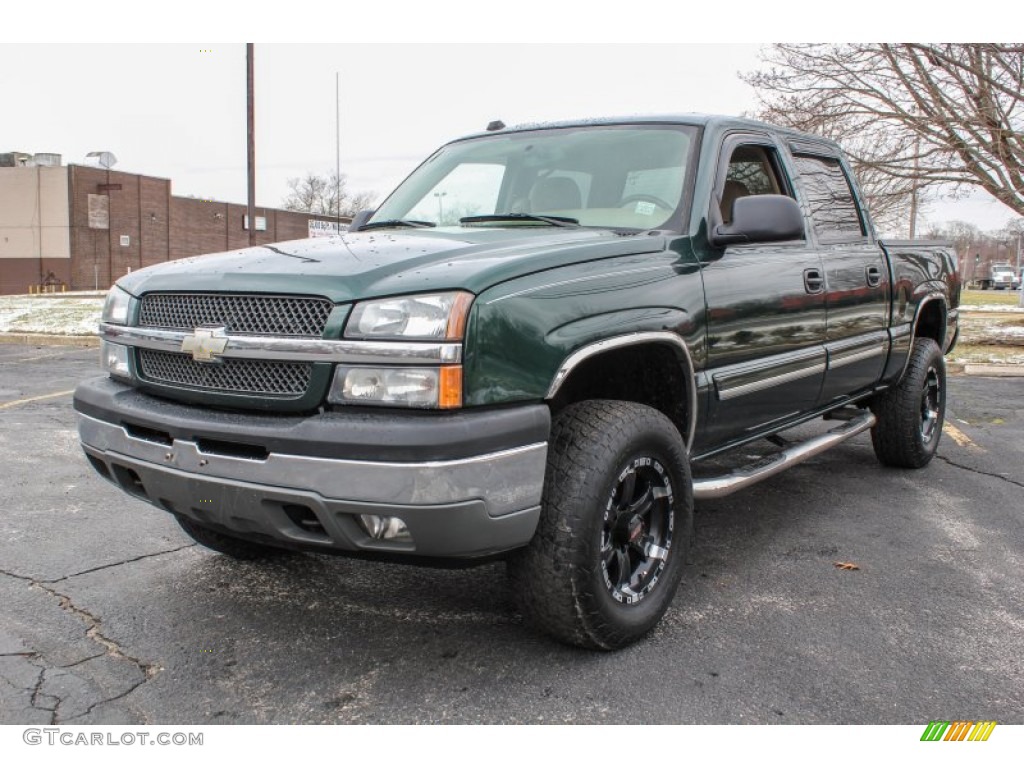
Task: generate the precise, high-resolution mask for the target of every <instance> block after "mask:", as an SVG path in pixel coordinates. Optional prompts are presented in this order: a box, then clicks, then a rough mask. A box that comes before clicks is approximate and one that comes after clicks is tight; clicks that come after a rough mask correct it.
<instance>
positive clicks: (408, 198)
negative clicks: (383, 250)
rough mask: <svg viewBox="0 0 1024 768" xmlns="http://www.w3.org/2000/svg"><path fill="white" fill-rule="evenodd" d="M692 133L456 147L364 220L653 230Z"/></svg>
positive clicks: (682, 168)
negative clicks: (559, 223) (557, 223)
mask: <svg viewBox="0 0 1024 768" xmlns="http://www.w3.org/2000/svg"><path fill="white" fill-rule="evenodd" d="M694 133H695V129H693V128H691V127H686V126H677V125H672V126H668V125H666V126H661V125H657V126H655V125H650V126H636V125H628V126H591V127H574V128H558V129H549V130H541V131H524V132H521V133H510V134H501V135H496V136H493V137H491V136H484V137H480V138H476V139H469V140H466V141H460V142H456V143H454V144H449V145H447V146H445V147H442V148H441V149H440V150H438V152H437V153H435V154H434V155H433V156H432V157H430V158H429V159H428V160H427V161H426V162H425V163H423V165H421V166H420V167H419V168H417V169H416V170H415V171H414V172H413V173H412V175H411V176H409V178H408V179H406V180H405V181H404V182H403V183H402V184H401V186H399V187H398V189H396V190H395V191H394V192H393V193H392V195H391V196H390V197H389V198H388V199H387V200H386V201H385V202H384V204H383V205H381V207H380V208H379V209H378V210H377V212H376V213H375V214H374V215H373V217H372V218H371V219H370V223H373V222H388V221H394V222H401V221H422V222H430V223H434V224H437V225H439V226H453V225H459V223H460V220H462V219H466V218H467V217H479V218H478V219H477V220H476V221H466V222H464V223H463V226H487V227H494V226H551V225H552V223H553V222H551V221H548V220H545V219H544V217H545V216H547V217H557V218H560V219H562V220H564V221H565V222H569V223H571V224H573V225H575V223H577V222H578V223H579V225H580V226H587V227H612V228H616V229H619V228H627V229H657V228H658V227H661V226H663V225H664V224H665V223H666V222H667V221H668V220H669V219H670V218H672V216H673V214H674V213H675V212H676V210H677V209H678V208H679V206H680V203H681V201H682V197H683V189H684V182H685V180H686V176H687V171H688V164H689V156H690V147H691V145H692V143H693V136H694ZM504 214H516V215H510V216H509V217H508V218H507V219H505V218H502V215H504ZM524 214H529V215H524Z"/></svg>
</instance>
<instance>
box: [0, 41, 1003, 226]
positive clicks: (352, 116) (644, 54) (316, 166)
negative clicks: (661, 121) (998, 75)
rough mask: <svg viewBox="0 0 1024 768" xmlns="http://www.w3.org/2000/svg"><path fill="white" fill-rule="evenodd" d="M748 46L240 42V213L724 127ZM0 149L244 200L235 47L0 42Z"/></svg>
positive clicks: (973, 210) (983, 204)
mask: <svg viewBox="0 0 1024 768" xmlns="http://www.w3.org/2000/svg"><path fill="white" fill-rule="evenodd" d="M757 53H758V46H757V45H749V44H748V45H725V44H706V45H699V44H692V43H691V44H678V45H672V44H653V45H652V44H650V43H647V44H643V45H613V44H566V45H558V44H485V45H452V44H448V45H439V44H399V45H387V44H369V45H368V44H342V45H328V44H304V45H282V44H258V45H257V46H256V152H257V191H256V200H257V204H258V205H261V206H279V205H280V204H281V202H282V200H283V198H284V197H285V195H286V194H287V186H286V182H287V179H288V178H289V177H294V176H300V175H302V174H304V173H306V172H308V171H314V172H317V173H329V172H331V171H332V170H333V169H334V167H335V146H336V133H335V132H336V123H335V74H336V73H338V75H339V76H340V83H341V110H340V118H341V120H340V125H341V168H342V172H343V173H346V174H347V175H348V180H349V186H350V188H351V189H353V190H357V191H359V190H372V191H375V192H377V193H378V195H379V196H380V197H383V195H384V194H386V193H387V192H389V191H390V190H391V188H392V187H394V185H395V184H397V183H398V182H399V181H401V180H402V178H404V177H405V175H406V174H408V173H409V171H411V170H412V169H413V168H414V167H415V166H416V164H417V163H418V162H419V161H420V160H422V159H423V158H424V157H425V156H426V155H427V154H428V153H430V152H431V151H432V150H434V149H435V148H437V147H438V146H439V145H441V144H442V143H444V142H445V141H448V140H450V139H452V138H456V137H458V136H460V135H463V134H466V133H472V132H476V131H479V130H481V129H483V128H484V127H485V126H486V125H487V123H488V122H489V121H491V120H494V119H501V120H504V121H505V122H506V123H507V124H509V125H511V124H514V123H520V122H532V121H537V120H552V119H562V118H575V117H586V116H594V115H631V114H656V113H680V112H715V113H723V114H740V113H742V112H744V111H748V110H752V109H754V108H755V105H756V104H755V99H754V93H753V91H752V89H751V88H749V87H748V86H746V85H745V84H744V83H743V82H742V81H741V80H740V79H739V78H738V77H737V73H738V72H741V71H746V70H750V69H754V68H756V67H757V65H758V56H757ZM0 93H3V94H4V103H5V107H4V117H3V120H2V121H0V151H25V152H57V153H60V154H61V155H63V158H64V162H65V163H75V162H82V161H83V160H84V158H85V154H86V153H87V152H90V151H94V150H109V151H111V152H113V153H114V154H115V155H116V156H117V158H118V164H117V168H118V169H120V170H125V171H131V172H137V173H145V174H150V175H154V176H160V177H165V178H170V179H171V180H172V189H173V191H174V193H175V194H178V195H195V196H198V197H211V198H214V199H217V200H225V201H231V202H239V203H244V201H245V197H246V176H245V173H246V167H245V46H244V45H243V44H238V43H233V44H216V43H196V44H191V45H167V44H151V45H126V44H105V45H32V46H25V45H4V46H2V47H0ZM986 198H987V195H983V194H982V195H974V196H972V198H971V199H968V200H962V201H958V202H955V203H949V202H947V203H936V204H933V205H931V206H930V207H929V208H928V209H927V210H926V216H927V218H928V220H929V221H943V220H948V219H956V218H959V219H964V220H968V221H972V222H974V223H975V224H977V225H978V226H979V227H981V228H982V229H994V228H998V227H1000V226H1002V225H1003V224H1004V223H1005V222H1006V220H1007V219H1009V218H1011V217H1012V215H1013V214H1012V212H1011V211H1010V210H1009V209H1007V208H1006V207H1005V206H1003V205H1001V204H999V203H998V202H996V201H994V200H991V199H986Z"/></svg>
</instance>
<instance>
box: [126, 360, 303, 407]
mask: <svg viewBox="0 0 1024 768" xmlns="http://www.w3.org/2000/svg"><path fill="white" fill-rule="evenodd" d="M312 370H313V365H312V363H291V362H277V361H274V360H246V359H242V358H234V357H227V358H224V359H222V360H221V361H220V362H219V363H216V364H210V363H197V362H196V361H195V360H193V359H192V356H191V355H182V354H178V353H176V352H157V351H156V350H152V349H140V350H139V374H140V377H141V378H142V379H143V380H145V381H151V382H153V383H154V384H166V385H170V386H178V387H190V388H194V389H208V390H214V391H218V392H233V393H240V394H255V395H276V396H282V395H292V396H300V395H303V394H305V392H306V389H307V388H308V387H309V378H310V374H311V373H312Z"/></svg>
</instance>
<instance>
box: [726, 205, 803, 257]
mask: <svg viewBox="0 0 1024 768" xmlns="http://www.w3.org/2000/svg"><path fill="white" fill-rule="evenodd" d="M804 237H805V235H804V215H803V212H802V211H801V210H800V206H799V205H797V203H796V200H794V199H793V198H791V197H786V196H785V195H751V196H750V197H739V198H737V199H736V201H735V202H734V203H733V208H732V223H731V224H719V225H718V226H717V227H715V229H714V231H713V232H712V233H711V237H710V238H709V239H710V241H711V245H713V246H715V247H716V248H723V247H725V246H727V245H733V244H737V243H775V242H780V241H783V240H803V239H804Z"/></svg>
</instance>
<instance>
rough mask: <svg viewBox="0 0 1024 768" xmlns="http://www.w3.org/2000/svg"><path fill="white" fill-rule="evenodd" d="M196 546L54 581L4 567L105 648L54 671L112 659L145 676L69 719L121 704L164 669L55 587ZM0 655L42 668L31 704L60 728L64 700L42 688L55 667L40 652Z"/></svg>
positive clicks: (2, 571) (189, 545) (5, 571)
mask: <svg viewBox="0 0 1024 768" xmlns="http://www.w3.org/2000/svg"><path fill="white" fill-rule="evenodd" d="M194 546H195V544H186V545H184V546H181V547H176V548H174V549H169V550H164V551H161V552H152V553H149V554H145V555H140V556H138V557H133V558H129V559H127V560H122V561H120V562H117V563H108V564H107V565H101V566H97V567H95V568H89V569H87V570H84V571H80V572H79V573H72V574H68V575H67V576H62V577H61V578H59V579H51V580H46V579H34V578H32V577H31V576H23V575H22V574H20V573H14V572H12V571H8V570H5V569H3V568H0V574H3V575H5V576H9V577H10V578H12V579H18V580H19V581H24V582H26V583H28V584H29V586H31V587H34V588H36V589H39V590H41V591H42V592H45V593H46V594H47V595H49V596H50V597H53V598H56V600H57V604H58V605H59V606H60V608H61V610H63V611H65V612H66V613H70V614H71V615H72V616H74V617H75V618H77V619H78V620H79V621H81V622H82V623H83V624H84V625H85V628H86V629H85V636H86V637H87V638H88V639H89V640H91V641H92V642H94V643H96V644H97V645H99V646H101V647H102V648H103V649H104V650H103V651H102V652H101V653H97V654H95V655H93V656H87V657H86V658H84V659H79V660H78V661H75V662H72V663H71V664H65V665H55V666H53V667H52V668H54V669H69V668H71V667H75V666H78V665H79V664H83V663H85V662H87V661H90V660H92V659H97V658H99V657H101V656H111V657H112V658H115V659H120V660H122V661H126V662H128V663H129V664H133V665H134V666H135V667H136V668H138V670H139V671H140V672H141V673H142V679H141V680H139V681H138V682H136V683H134V684H132V685H131V686H129V687H128V688H127V689H126V690H125V691H123V692H121V693H119V694H117V695H116V696H110V697H108V698H106V699H102V700H101V701H97V702H94V703H92V704H90V705H89V707H88V708H87V709H85V710H84V711H83V712H80V713H78V714H75V715H72V716H71V717H70V718H67V719H77V718H81V717H86V716H87V715H89V714H91V713H92V711H93V710H94V709H95V708H96V707H99V706H101V705H103V704H108V703H110V702H112V701H117V700H118V699H122V698H124V697H125V696H127V695H128V694H130V693H132V692H133V691H134V690H135V689H137V688H138V687H139V686H141V685H142V684H144V683H147V682H149V681H150V680H152V679H153V678H154V677H156V676H157V674H158V673H159V672H160V667H159V666H158V665H156V664H150V663H148V662H145V661H143V660H142V659H139V658H137V657H135V656H132V655H131V654H130V653H128V652H127V651H126V650H125V649H124V648H122V647H121V645H120V644H119V643H118V642H117V641H116V640H114V639H112V638H110V637H107V636H106V635H105V634H103V632H102V631H101V624H102V622H101V620H100V618H99V617H98V616H96V615H94V614H92V613H91V612H89V611H87V610H86V609H84V608H80V607H78V606H77V605H75V604H74V602H73V601H72V599H71V597H70V595H65V594H64V593H63V592H59V591H58V590H57V589H55V588H54V587H53V586H52V585H54V584H59V583H60V582H62V581H66V580H67V579H72V578H75V577H76V576H82V575H84V574H87V573H94V572H96V571H101V570H105V569H107V568H114V567H116V566H119V565H126V564H128V563H134V562H138V561H139V560H144V559H146V558H148V557H156V556H158V555H166V554H170V553H172V552H180V551H181V550H183V549H188V548H189V547H194ZM0 656H20V657H22V658H24V659H25V660H26V661H28V662H29V663H30V664H32V665H33V666H35V667H38V668H39V677H38V679H37V680H36V684H35V687H34V688H33V689H32V691H31V696H30V698H29V704H30V706H31V707H32V708H33V709H38V710H40V711H43V712H49V713H50V724H51V725H57V724H58V719H59V718H58V710H59V709H60V705H61V703H62V702H61V699H60V697H58V696H53V695H50V694H44V693H42V692H41V690H42V686H43V684H44V683H45V681H46V672H47V671H48V669H50V668H51V667H48V666H46V665H45V663H44V662H43V660H42V657H41V655H40V654H39V653H38V652H36V651H19V652H13V653H4V654H0ZM40 697H46V698H48V699H55V700H56V703H55V704H54V705H53V707H52V708H51V707H48V706H43V704H44V702H42V701H41V699H40Z"/></svg>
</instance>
